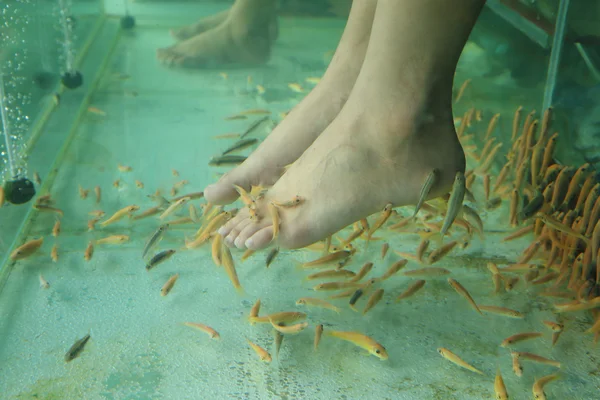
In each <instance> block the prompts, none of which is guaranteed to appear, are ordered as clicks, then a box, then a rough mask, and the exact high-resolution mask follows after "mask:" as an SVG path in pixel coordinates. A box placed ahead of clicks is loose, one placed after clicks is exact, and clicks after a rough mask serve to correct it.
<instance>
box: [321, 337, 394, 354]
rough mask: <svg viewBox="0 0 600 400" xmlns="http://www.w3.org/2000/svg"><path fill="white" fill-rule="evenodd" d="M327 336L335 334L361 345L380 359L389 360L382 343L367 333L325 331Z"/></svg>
mask: <svg viewBox="0 0 600 400" xmlns="http://www.w3.org/2000/svg"><path fill="white" fill-rule="evenodd" d="M325 334H326V335H327V336H333V337H336V338H338V339H341V340H345V341H347V342H350V343H352V344H354V345H356V346H358V347H361V348H363V349H365V350H367V351H368V352H369V353H370V354H372V355H374V356H375V357H377V358H379V359H380V360H387V359H388V353H387V351H386V349H385V347H383V346H382V345H381V344H379V343H377V342H376V341H375V340H373V339H372V338H370V337H369V336H367V335H364V334H362V333H360V332H343V331H330V330H328V331H325Z"/></svg>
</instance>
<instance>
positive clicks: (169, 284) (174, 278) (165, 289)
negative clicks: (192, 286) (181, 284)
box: [160, 274, 179, 297]
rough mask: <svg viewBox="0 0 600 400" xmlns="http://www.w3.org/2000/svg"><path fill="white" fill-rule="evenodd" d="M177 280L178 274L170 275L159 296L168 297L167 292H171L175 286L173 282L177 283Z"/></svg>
mask: <svg viewBox="0 0 600 400" xmlns="http://www.w3.org/2000/svg"><path fill="white" fill-rule="evenodd" d="M178 278H179V274H175V275H172V276H171V277H170V278H169V280H168V281H167V282H166V283H165V284H164V286H163V287H162V289H160V295H161V296H163V297H164V296H166V295H168V294H169V292H171V290H172V289H173V286H175V282H177V279H178Z"/></svg>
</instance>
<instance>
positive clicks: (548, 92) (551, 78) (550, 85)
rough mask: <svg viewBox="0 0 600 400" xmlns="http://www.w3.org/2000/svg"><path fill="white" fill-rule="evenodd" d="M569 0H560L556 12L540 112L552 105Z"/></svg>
mask: <svg viewBox="0 0 600 400" xmlns="http://www.w3.org/2000/svg"><path fill="white" fill-rule="evenodd" d="M569 3H570V0H560V4H559V6H558V14H557V15H556V25H555V28H554V38H553V39H552V50H551V51H550V62H549V63H548V75H547V77H546V87H545V88H544V103H543V105H542V112H544V111H545V110H547V109H548V108H549V107H550V106H551V105H552V97H553V95H554V88H555V87H556V77H557V75H558V66H559V64H560V55H561V52H562V48H563V44H564V38H565V28H566V27H567V11H568V10H569Z"/></svg>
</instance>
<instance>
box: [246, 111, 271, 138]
mask: <svg viewBox="0 0 600 400" xmlns="http://www.w3.org/2000/svg"><path fill="white" fill-rule="evenodd" d="M268 119H269V116H268V115H267V116H266V117H262V118H261V119H259V120H258V121H256V122H255V123H253V124H252V125H250V126H249V127H248V129H246V132H244V133H242V136H240V139H243V138H245V137H246V136H247V135H249V134H250V133H251V132H252V131H254V130H255V129H256V128H258V127H259V125H260V124H262V123H263V122H265V121H266V120H268Z"/></svg>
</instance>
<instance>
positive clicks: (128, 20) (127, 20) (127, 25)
mask: <svg viewBox="0 0 600 400" xmlns="http://www.w3.org/2000/svg"><path fill="white" fill-rule="evenodd" d="M134 26H135V18H134V17H132V16H131V15H125V16H124V17H122V18H121V28H123V29H132V28H133V27H134Z"/></svg>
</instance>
